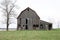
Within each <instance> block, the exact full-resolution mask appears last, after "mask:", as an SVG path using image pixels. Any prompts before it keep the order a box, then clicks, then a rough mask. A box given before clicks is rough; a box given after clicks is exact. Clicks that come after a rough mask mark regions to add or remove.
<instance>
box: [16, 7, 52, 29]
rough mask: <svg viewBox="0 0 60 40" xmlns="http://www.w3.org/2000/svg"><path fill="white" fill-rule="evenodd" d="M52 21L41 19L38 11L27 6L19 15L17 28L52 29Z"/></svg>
mask: <svg viewBox="0 0 60 40" xmlns="http://www.w3.org/2000/svg"><path fill="white" fill-rule="evenodd" d="M51 29H52V23H49V22H46V21H43V20H40V17H39V16H38V15H37V13H36V12H35V11H34V10H32V9H31V8H29V7H27V8H26V9H25V10H23V11H22V12H21V13H20V15H19V16H18V17H17V30H51Z"/></svg>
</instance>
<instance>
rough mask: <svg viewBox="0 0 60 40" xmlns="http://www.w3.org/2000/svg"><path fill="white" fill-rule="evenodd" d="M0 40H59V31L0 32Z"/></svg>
mask: <svg viewBox="0 0 60 40" xmlns="http://www.w3.org/2000/svg"><path fill="white" fill-rule="evenodd" d="M0 40H60V30H50V31H46V30H21V31H0Z"/></svg>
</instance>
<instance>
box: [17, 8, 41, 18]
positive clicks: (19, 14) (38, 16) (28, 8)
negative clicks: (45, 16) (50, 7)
mask: <svg viewBox="0 0 60 40" xmlns="http://www.w3.org/2000/svg"><path fill="white" fill-rule="evenodd" d="M29 9H30V10H32V9H31V8H30V7H27V8H26V9H24V10H23V11H22V12H21V13H20V14H19V16H18V17H17V19H18V18H19V17H20V16H21V14H22V13H23V12H24V11H26V10H29ZM32 11H33V12H35V11H34V10H32ZM35 14H36V12H35ZM36 15H37V14H36ZM37 16H38V15H37ZM38 18H40V17H39V16H38Z"/></svg>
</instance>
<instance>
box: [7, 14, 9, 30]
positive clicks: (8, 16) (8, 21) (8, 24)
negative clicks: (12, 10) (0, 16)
mask: <svg viewBox="0 0 60 40" xmlns="http://www.w3.org/2000/svg"><path fill="white" fill-rule="evenodd" d="M6 26H7V29H6V30H7V31H8V27H9V13H7V23H6Z"/></svg>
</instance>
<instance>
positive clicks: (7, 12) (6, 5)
mask: <svg viewBox="0 0 60 40" xmlns="http://www.w3.org/2000/svg"><path fill="white" fill-rule="evenodd" d="M15 3H16V1H15V2H13V1H12V0H3V1H2V2H1V5H0V8H1V9H2V12H3V14H4V16H5V18H6V19H5V23H6V27H7V29H6V30H7V31H8V27H9V25H10V24H11V23H12V22H10V19H11V17H12V16H15V15H16V14H15V10H14V9H15Z"/></svg>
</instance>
